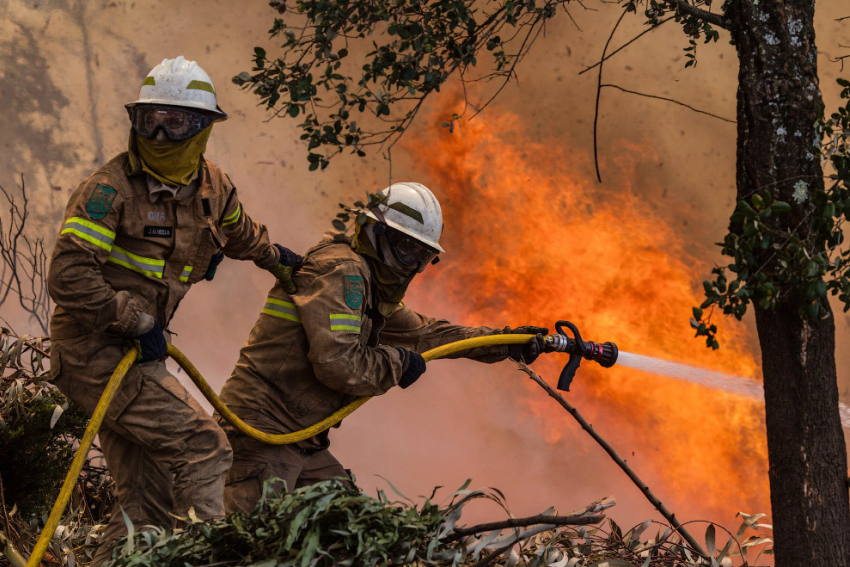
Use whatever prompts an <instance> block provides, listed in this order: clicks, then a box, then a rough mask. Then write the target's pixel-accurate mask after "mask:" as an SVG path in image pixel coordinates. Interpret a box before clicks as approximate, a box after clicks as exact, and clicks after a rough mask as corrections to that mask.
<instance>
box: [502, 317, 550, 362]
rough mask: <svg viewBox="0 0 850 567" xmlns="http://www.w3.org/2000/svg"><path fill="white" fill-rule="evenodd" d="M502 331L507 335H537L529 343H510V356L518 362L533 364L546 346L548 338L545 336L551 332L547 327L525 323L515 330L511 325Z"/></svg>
mask: <svg viewBox="0 0 850 567" xmlns="http://www.w3.org/2000/svg"><path fill="white" fill-rule="evenodd" d="M502 333H503V334H505V335H535V337H534V338H533V339H531V341H529V342H527V343H524V344H521V345H508V356H510V357H511V358H513V359H514V360H516V361H518V362H524V363H525V364H531V363H532V362H534V361H535V360H537V357H538V356H540V353H541V352H543V348H544V347H545V346H546V339H545V338H544V336H545V335H548V334H549V329H547V328H545V327H534V326H532V325H525V326H523V327H517V328H516V329H513V330H511V328H510V327H505V329H504V331H502Z"/></svg>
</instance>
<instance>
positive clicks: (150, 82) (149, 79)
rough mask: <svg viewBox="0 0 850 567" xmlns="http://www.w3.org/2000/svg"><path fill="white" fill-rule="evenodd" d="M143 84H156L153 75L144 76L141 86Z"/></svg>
mask: <svg viewBox="0 0 850 567" xmlns="http://www.w3.org/2000/svg"><path fill="white" fill-rule="evenodd" d="M145 85H151V86H154V87H155V86H156V79H154V78H153V77H145V80H144V81H142V86H145Z"/></svg>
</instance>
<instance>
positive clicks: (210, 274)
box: [204, 250, 224, 282]
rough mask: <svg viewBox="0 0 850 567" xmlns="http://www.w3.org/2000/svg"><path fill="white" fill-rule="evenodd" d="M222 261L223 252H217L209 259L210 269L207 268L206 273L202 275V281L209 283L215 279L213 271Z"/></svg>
mask: <svg viewBox="0 0 850 567" xmlns="http://www.w3.org/2000/svg"><path fill="white" fill-rule="evenodd" d="M222 260H224V251H222V250H219V251H218V252H217V253H216V254H215V255H214V256H213V257H212V258H211V259H210V267H209V268H207V273H206V274H204V279H205V280H207V281H208V282H211V281H212V279H213V278H214V277H215V270H216V268H218V265H219V264H221V261H222Z"/></svg>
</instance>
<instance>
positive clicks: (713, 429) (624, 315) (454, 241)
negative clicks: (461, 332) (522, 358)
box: [408, 111, 769, 523]
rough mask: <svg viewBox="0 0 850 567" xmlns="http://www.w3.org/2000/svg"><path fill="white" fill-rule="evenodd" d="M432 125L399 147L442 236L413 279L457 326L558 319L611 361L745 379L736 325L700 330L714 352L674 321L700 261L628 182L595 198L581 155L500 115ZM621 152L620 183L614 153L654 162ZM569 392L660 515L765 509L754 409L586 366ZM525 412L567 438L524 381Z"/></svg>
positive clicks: (551, 408)
mask: <svg viewBox="0 0 850 567" xmlns="http://www.w3.org/2000/svg"><path fill="white" fill-rule="evenodd" d="M439 131H440V134H439V135H437V136H433V137H429V138H428V139H427V140H426V139H419V140H412V141H413V142H414V143H415V147H416V148H417V149H421V148H423V147H427V148H428V151H427V152H421V151H419V152H416V155H417V159H418V160H419V162H418V166H417V167H418V168H420V169H422V170H424V171H426V172H427V174H426V175H425V176H423V177H424V178H426V179H428V181H429V185H430V184H431V183H433V186H434V187H436V188H438V190H437V193H438V197H439V198H440V200H441V203H442V205H443V214H444V218H445V223H446V227H447V229H446V231H445V232H444V235H443V242H444V247H445V248H446V250H447V251H448V254H447V258H446V260H449V261H447V262H444V263H443V264H441V265H440V266H439V269H432V270H427V271H426V272H425V274H424V279H426V280H428V283H429V284H431V285H433V286H437V288H439V289H441V290H448V294H449V296H450V297H451V298H452V299H454V300H456V303H457V304H458V305H459V306H460V309H461V310H462V313H463V319H464V322H466V323H469V324H490V325H493V324H506V323H509V324H512V325H521V324H537V325H546V326H549V327H550V331H552V332H554V329H552V328H551V326H552V324H553V322H554V321H556V320H558V319H568V320H571V321H573V322H574V323H576V325H577V326H578V327H579V329H580V330H581V331H582V335H583V337H584V338H585V339H586V340H588V339H589V340H595V341H599V342H602V341H608V340H610V341H614V342H616V343H617V344H618V346H619V347H620V349H621V350H623V351H629V352H634V353H638V354H644V355H649V356H655V357H660V358H665V359H669V360H674V361H677V362H682V363H686V364H692V365H697V366H702V367H706V368H711V369H714V370H717V371H720V372H724V373H728V374H734V375H738V376H756V375H759V374H760V369H759V368H758V365H757V362H756V360H755V355H754V353H753V352H749V351H746V352H741V351H739V350H736V349H738V348H741V346H740V345H744V344H746V342H745V341H744V340H742V339H744V338H745V333H746V331H745V330H744V329H743V328H742V327H741V326H740V325H730V324H728V321H724V320H717V321H713V322H715V323H716V324H717V325H718V327H720V337H721V340H722V341H723V343H724V344H723V347H721V350H720V351H716V352H714V351H711V350H709V349H707V348H705V346H704V342H703V341H702V340H698V339H694V337H693V331H692V329H691V328H690V327H689V326H688V317H689V314H690V311H691V307H692V306H695V305H699V303H701V301H702V297H701V293H700V290H701V286H700V279H701V278H703V277H705V276H706V275H707V274H708V271H709V267H708V265H707V263H706V262H704V261H700V260H697V259H695V258H692V257H688V256H687V255H686V254H685V253H684V251H683V247H682V243H681V237H680V235H679V234H678V233H677V232H676V231H675V230H674V229H673V228H671V227H670V226H669V225H667V224H666V223H665V222H664V221H663V220H662V219H660V218H659V215H658V214H656V213H654V212H653V211H652V210H651V209H650V207H648V206H647V205H646V203H644V202H643V201H642V200H641V199H640V198H638V196H637V195H636V193H635V191H634V190H633V188H632V187H631V185H630V182H629V175H627V174H626V175H622V176H621V177H620V178H619V179H618V181H617V187H616V190H615V191H612V190H611V189H607V190H606V189H604V188H602V187H601V186H599V185H597V184H596V183H595V180H594V179H593V178H592V177H591V170H590V167H589V165H590V164H589V163H588V162H587V160H586V159H584V158H582V157H580V156H579V155H578V154H577V153H576V152H571V151H569V149H566V148H564V147H561V146H559V145H558V144H557V143H553V144H543V143H535V142H530V141H529V140H528V136H526V135H525V134H524V133H523V128H522V126H521V122H520V120H519V118H518V117H516V116H513V115H509V114H502V115H497V114H496V113H495V112H493V111H488V114H487V115H486V116H484V115H482V116H481V117H479V118H477V119H476V120H475V121H473V122H464V123H462V124H461V127H460V128H458V129H456V130H455V132H454V134H449V132H448V131H447V130H446V129H445V128H439ZM408 147H409V149H410V150H411V151H413V147H414V146H413V145H410V146H408ZM645 153H646V152H644V154H645ZM621 156H622V157H621V158H618V159H619V161H621V162H623V163H618V165H619V166H620V169H621V171H622V170H625V171H626V173H628V170H629V168H630V166H629V165H628V163H627V162H628V161H629V159H631V160H632V161H635V160H637V159H652V157H653V156H648V158H647V156H646V155H641V151H640V149H639V148H628V149H627V151H626V152H624V153H623V154H621ZM420 285H421V284H420ZM421 287H422V288H425V287H430V285H422V286H421ZM470 290H474V292H470ZM720 318H721V316H715V317H714V319H720ZM494 322H497V323H494ZM744 348H748V347H744ZM564 363H565V359H564V358H563V355H550V356H549V357H545V356H544V357H541V359H540V361H539V362H537V363H536V364H535V368H537V370H538V371H539V372H541V373H542V374H543V375H544V377H547V378H548V379H549V381H550V382H553V381H554V380H555V378H556V377H557V374H558V372H559V371H560V367H561V365H563V364H564ZM572 389H573V391H572V392H570V393H569V394H567V395H568V397H569V399H571V401H572V402H574V403H575V404H577V406H578V408H579V409H580V411H581V412H582V413H583V414H584V415H585V417H587V418H588V420H590V421H591V422H592V423H594V424H595V425H596V426H597V429H598V430H600V432H601V433H602V435H603V436H604V437H606V439H608V440H609V442H611V443H612V445H613V446H614V447H615V448H618V450H619V451H620V452H621V454H622V455H623V456H627V454H628V453H627V451H628V452H635V453H638V454H639V455H638V456H639V457H641V456H643V457H645V459H643V460H642V461H641V463H642V466H643V467H644V469H646V468H647V464H646V463H650V464H649V470H639V471H637V472H638V474H639V475H641V476H642V477H643V478H644V479H645V480H646V481H647V482H648V483H649V484H650V486H651V487H654V489H657V490H656V493H657V494H658V495H659V496H660V497H661V498H662V500H665V502H668V505H669V506H671V507H672V508H673V509H674V510H677V511H681V510H685V511H686V513H688V515H691V517H697V516H699V517H703V518H705V519H709V518H711V519H716V520H719V521H724V522H726V521H728V522H730V523H731V519H732V518H731V516H732V514H734V513H735V512H736V511H738V510H743V511H768V509H769V499H768V485H767V474H766V473H767V458H766V441H765V433H764V422H763V410H762V409H761V406H759V405H758V404H756V403H754V402H751V401H748V400H744V399H740V398H736V397H734V396H731V395H727V394H724V393H722V392H719V391H712V390H709V389H705V388H701V387H699V386H694V385H690V384H687V383H684V382H679V381H675V380H672V379H669V378H664V377H657V376H655V375H651V374H647V373H643V372H638V371H634V370H630V369H626V368H619V367H616V366H615V367H614V368H612V369H608V370H606V369H602V368H600V367H599V366H597V365H595V364H593V363H588V362H585V363H584V364H583V365H582V367H581V369H580V370H579V373H578V375H577V376H576V380H575V382H574V386H573V388H572ZM525 403H526V404H527V408H528V409H529V410H530V411H531V412H533V413H534V414H535V416H537V419H538V422H539V424H540V426H541V427H542V428H543V429H544V432H545V434H546V438H547V440H548V441H551V442H553V443H554V442H556V441H558V440H559V439H560V438H561V436H562V435H563V433H562V432H563V431H569V432H576V431H577V426H576V424H575V423H574V422H572V418H571V417H569V416H568V415H567V414H565V413H564V412H563V410H562V409H561V408H560V407H558V406H557V405H555V404H554V403H553V402H552V401H551V400H549V399H548V398H547V397H546V396H543V395H541V392H540V390H539V388H537V386H534V385H533V384H530V385H529V396H528V398H527V400H525ZM582 434H583V433H582V432H580V431H578V432H577V433H575V435H582ZM611 466H614V465H613V463H612V464H611ZM611 488H612V492H616V491H618V490H622V488H621V487H611ZM680 514H681V512H680Z"/></svg>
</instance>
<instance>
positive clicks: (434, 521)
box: [106, 480, 764, 567]
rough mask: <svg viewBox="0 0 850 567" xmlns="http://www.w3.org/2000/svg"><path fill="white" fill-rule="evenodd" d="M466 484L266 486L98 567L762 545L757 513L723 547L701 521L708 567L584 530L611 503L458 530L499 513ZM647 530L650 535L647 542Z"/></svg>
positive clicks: (429, 561)
mask: <svg viewBox="0 0 850 567" xmlns="http://www.w3.org/2000/svg"><path fill="white" fill-rule="evenodd" d="M468 484H469V483H468V482H467V484H466V485H464V486H463V487H461V488H460V489H458V490H457V491H456V492H454V494H452V495H451V496H449V497H448V498H447V499H446V502H444V503H443V504H438V503H436V502H435V500H434V498H435V496H436V490H435V493H432V495H431V496H430V497H429V498H427V499H426V500H424V502H422V503H421V504H416V503H414V502H412V501H410V500H409V499H407V498H406V497H404V495H402V494H401V493H399V492H398V491H395V489H394V488H393V487H392V485H390V487H391V488H393V490H394V491H395V492H396V494H398V496H399V497H401V498H402V499H403V500H402V501H390V499H388V498H387V496H386V495H385V494H384V493H383V492H380V491H379V493H378V497H377V498H372V497H371V496H368V495H365V494H362V493H360V492H359V491H358V490H357V489H355V488H351V487H350V486H349V485H348V483H345V482H341V481H335V480H334V481H327V482H323V483H320V484H316V485H313V486H309V487H305V488H301V489H298V490H296V491H295V492H293V493H289V494H282V495H280V496H277V495H275V494H274V491H273V490H272V486H271V484H269V483H267V484H266V489H265V493H264V495H263V498H262V500H261V501H260V503H259V504H258V505H257V507H256V508H255V509H254V510H253V511H252V512H251V513H250V514H241V513H240V514H234V515H232V516H229V517H227V518H224V519H222V520H218V521H215V522H209V523H206V522H201V521H198V520H197V519H195V518H191V517H190V518H185V519H184V521H185V527H184V528H183V529H179V530H176V531H172V530H167V529H162V528H155V529H150V530H147V531H143V532H140V533H139V532H137V533H134V534H132V535H131V536H130V537H128V538H126V539H124V540H122V542H121V543H119V545H118V546H117V548H116V551H115V554H114V556H113V559H112V560H111V561H110V562H109V563H107V565H106V567H154V566H155V567H185V566H186V565H204V566H206V567H212V566H216V567H224V566H245V567H247V566H256V567H331V566H370V567H374V566H376V565H417V566H426V565H429V566H430V565H433V566H438V567H454V566H474V567H485V566H488V565H493V566H505V567H514V566H517V565H522V566H529V567H543V566H550V567H583V566H584V567H604V566H605V565H606V564H607V565H608V567H626V566H629V567H630V566H643V567H649V566H665V567H680V566H681V567H685V566H687V567H691V566H697V565H701V566H708V565H716V566H719V565H732V563H731V559H730V558H731V557H733V556H736V555H737V556H740V555H741V553H742V552H743V554H744V556H746V552H747V550H748V549H750V548H752V547H753V546H754V545H757V542H758V541H759V540H760V538H758V537H755V536H751V537H750V538H747V539H745V540H742V536H743V535H744V532H746V531H747V530H748V529H749V528H755V529H758V526H757V522H758V520H759V518H760V517H757V516H747V517H745V518H744V524H743V525H742V528H741V530H740V531H739V535H738V537H736V538H732V537H730V538H729V541H728V543H726V544H725V547H724V549H722V550H717V549H716V547H715V544H714V536H715V527H714V526H713V525H709V529H708V531H707V534H706V535H707V538H706V548H707V549H708V550H710V554H711V556H712V557H713V559H714V563H712V559H711V558H700V557H699V555H698V554H697V553H695V552H694V550H692V549H689V547H688V546H687V544H685V543H683V541H682V539H681V538H680V537H679V536H678V535H677V534H675V533H674V532H673V531H672V530H671V529H670V528H669V527H667V526H664V525H660V527H657V529H655V528H654V527H653V523H654V522H652V521H646V522H644V523H643V524H641V525H639V526H636V527H635V528H633V529H631V530H629V531H627V532H625V533H624V532H623V531H622V530H621V529H620V528H619V526H617V524H616V523H614V522H613V521H611V520H609V521H608V522H607V525H606V526H605V527H600V526H592V525H591V524H599V523H600V522H601V521H602V520H603V516H602V515H601V514H599V512H601V511H602V510H604V509H605V508H608V507H610V506H613V505H614V500H613V499H612V498H605V499H602V500H599V501H597V502H594V503H592V504H590V505H589V506H586V507H585V508H582V509H581V510H577V511H575V512H573V513H571V514H568V515H566V516H558V515H556V514H555V512H554V510H552V509H549V510H547V511H546V512H544V513H543V514H541V515H539V516H533V517H530V518H517V519H508V520H504V521H501V522H493V523H489V524H480V525H476V526H468V527H466V526H461V525H460V524H459V521H460V518H461V514H462V511H463V509H464V507H465V506H466V505H468V504H469V503H470V502H473V501H476V500H478V501H480V500H482V499H485V500H489V501H491V502H493V503H495V504H496V505H497V506H498V507H500V508H501V509H502V510H503V511H504V512H507V505H506V503H505V501H504V497H503V495H502V494H501V492H499V491H498V490H496V489H486V490H469V489H468V488H467V487H468ZM650 528H653V531H656V532H657V533H656V534H655V535H654V536H652V537H649V538H645V537H644V534H646V533H647V532H648V531H649V530H650ZM730 535H731V534H730ZM739 541H740V543H739ZM761 543H764V541H763V540H762V541H761ZM738 563H740V560H739V562H738Z"/></svg>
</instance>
